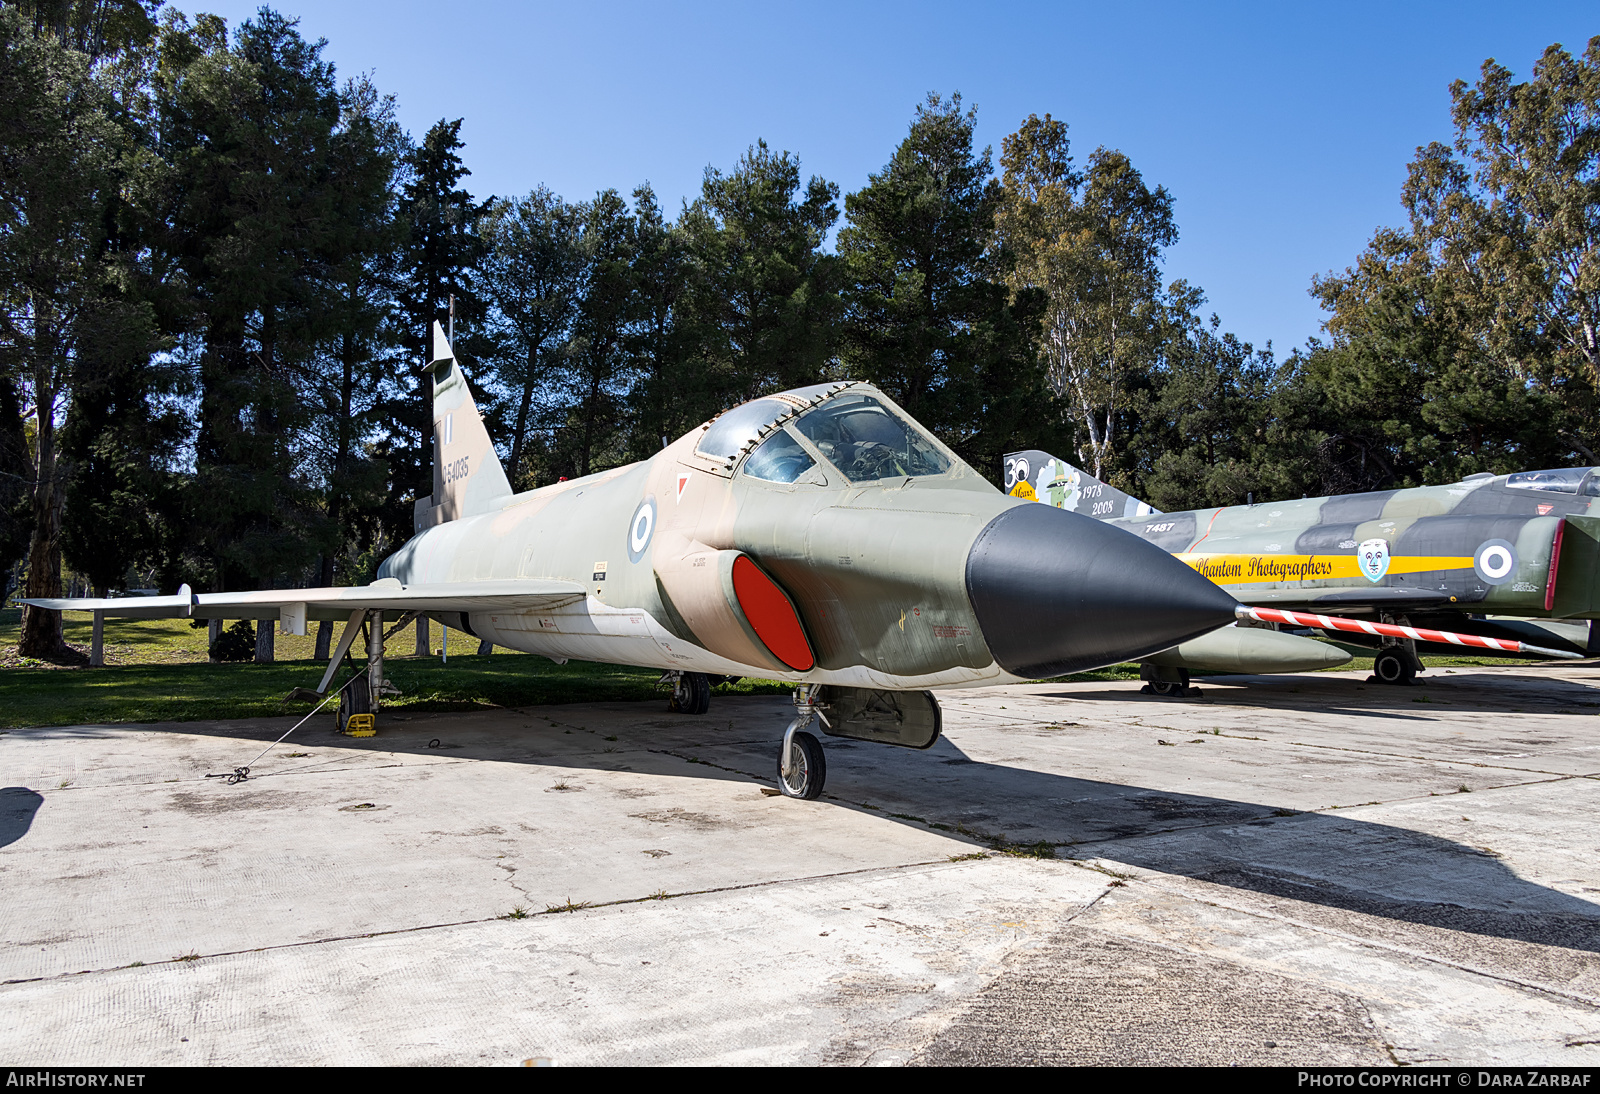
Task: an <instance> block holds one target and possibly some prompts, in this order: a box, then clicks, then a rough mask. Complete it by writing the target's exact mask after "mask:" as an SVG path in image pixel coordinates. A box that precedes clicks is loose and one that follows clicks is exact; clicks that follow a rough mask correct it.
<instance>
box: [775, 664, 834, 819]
mask: <svg viewBox="0 0 1600 1094" xmlns="http://www.w3.org/2000/svg"><path fill="white" fill-rule="evenodd" d="M819 690H820V689H819V688H818V687H817V686H816V685H815V684H812V685H808V686H803V687H798V688H795V689H794V705H795V711H796V713H795V717H794V721H792V722H790V723H789V729H788V731H787V732H785V733H784V735H783V748H782V749H781V750H780V751H779V752H778V789H779V790H781V791H783V793H784V796H785V797H790V798H803V799H805V800H807V801H815V800H816V799H818V798H820V797H822V787H823V784H824V783H826V782H827V781H828V758H827V756H825V755H824V754H823V751H822V742H820V741H818V740H817V739H816V737H814V736H813V735H812V734H810V733H808V732H806V727H807V726H809V725H810V724H811V719H813V718H817V719H820V720H821V721H822V722H823V724H824V725H826V724H827V722H828V717H827V715H825V714H823V713H822V711H821V709H820V708H819V707H818V706H817V704H816V702H815V700H816V696H817V692H818V691H819Z"/></svg>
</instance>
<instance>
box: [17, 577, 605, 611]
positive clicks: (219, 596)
mask: <svg viewBox="0 0 1600 1094" xmlns="http://www.w3.org/2000/svg"><path fill="white" fill-rule="evenodd" d="M583 597H584V588H583V586H582V585H579V584H578V583H577V582H575V581H552V580H544V579H526V578H514V579H510V580H503V581H449V582H435V583H432V584H426V585H402V584H400V582H398V581H396V580H394V579H393V578H381V579H379V580H378V581H375V582H373V583H372V584H371V585H353V586H334V587H331V588H322V589H257V590H254V591H251V592H239V593H199V594H195V593H192V592H190V591H189V586H187V585H185V586H183V587H182V588H181V589H179V590H178V593H177V595H176V596H148V597H146V596H126V597H112V598H109V599H65V598H60V599H48V600H46V599H37V600H22V601H19V603H22V604H32V605H34V606H35V607H38V608H47V609H49V610H51V611H66V612H101V613H103V614H104V615H107V616H111V617H115V618H120V619H181V618H195V619H278V618H280V617H281V616H282V615H283V614H284V613H285V611H286V610H287V613H288V614H289V615H290V616H292V617H302V618H309V619H344V618H346V617H347V616H348V615H349V614H350V613H351V612H353V611H407V612H486V611H495V610H504V611H519V610H520V611H533V610H537V609H542V608H559V607H561V606H563V605H566V604H573V603H576V602H578V601H580V600H582V599H583Z"/></svg>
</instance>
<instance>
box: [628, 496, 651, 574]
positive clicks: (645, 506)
mask: <svg viewBox="0 0 1600 1094" xmlns="http://www.w3.org/2000/svg"><path fill="white" fill-rule="evenodd" d="M655 530H656V499H655V496H654V495H651V496H650V497H647V498H645V499H644V500H643V501H641V502H640V503H639V508H637V509H635V510H634V511H633V519H632V520H630V521H629V522H628V561H629V562H638V561H639V560H640V559H642V558H644V553H645V552H646V551H648V550H649V549H650V537H651V536H653V535H654V534H655Z"/></svg>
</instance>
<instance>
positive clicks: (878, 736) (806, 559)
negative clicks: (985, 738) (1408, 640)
mask: <svg viewBox="0 0 1600 1094" xmlns="http://www.w3.org/2000/svg"><path fill="white" fill-rule="evenodd" d="M429 372H430V374H431V379H432V384H433V408H434V479H433V485H434V492H433V495H432V496H431V497H430V498H428V499H426V500H423V501H419V502H418V504H417V511H416V527H417V531H416V535H414V536H413V537H412V538H411V539H410V540H409V541H408V542H407V543H406V544H405V545H404V546H403V547H401V548H400V549H399V550H398V551H396V552H395V553H394V554H393V555H391V556H390V557H389V558H388V559H387V560H386V561H385V562H384V563H383V565H382V566H381V567H380V568H379V571H378V574H379V576H378V578H377V580H376V581H374V582H373V583H372V584H371V585H366V586H361V587H354V588H323V589H274V590H266V591H260V592H244V593H210V594H201V595H198V596H197V595H194V594H192V593H190V592H189V591H188V589H187V588H185V589H182V590H180V592H179V593H178V595H176V596H171V597H159V598H149V599H134V598H126V599H111V600H42V601H29V603H33V604H37V605H38V606H40V607H44V608H49V609H75V610H80V611H84V610H88V611H99V612H102V613H105V614H108V615H120V616H124V617H159V616H197V617H202V618H240V617H244V618H255V619H277V620H278V621H279V623H280V626H281V627H282V628H283V629H285V630H287V631H289V632H292V633H297V634H303V633H305V630H306V625H307V621H308V620H311V619H341V618H343V619H346V620H347V622H346V625H345V628H344V632H343V634H342V635H341V637H340V640H339V644H338V647H337V648H336V650H335V652H334V656H333V659H332V660H331V661H330V663H329V665H328V669H327V672H326V674H325V675H324V676H323V679H322V684H321V686H320V687H319V688H318V689H317V694H319V695H321V694H325V693H326V692H327V689H328V686H329V684H330V683H331V681H332V679H333V676H334V673H335V670H336V669H337V667H338V665H339V663H340V660H341V659H342V658H343V656H344V655H345V653H346V652H348V650H349V648H350V645H351V643H352V642H353V640H354V638H355V636H356V634H357V633H358V632H359V630H360V629H361V626H362V624H363V622H369V623H371V630H370V637H369V645H368V668H367V674H366V676H365V681H364V682H365V685H366V688H365V690H366V692H367V699H368V701H371V702H374V703H375V702H376V701H377V699H378V696H379V694H380V692H381V684H382V640H383V626H382V623H383V615H384V613H386V612H398V613H404V614H402V615H401V619H400V621H399V622H398V623H397V624H396V626H398V625H400V623H403V622H405V621H406V620H407V618H408V617H410V616H412V615H414V614H425V615H427V616H428V617H429V618H431V619H434V620H437V621H438V622H440V623H442V624H444V625H447V626H453V627H459V628H460V629H462V630H465V631H467V632H468V633H469V634H473V635H476V636H478V637H480V638H482V639H487V640H489V641H491V642H494V643H496V644H497V645H502V646H506V647H509V648H512V649H517V650H524V651H526V652H529V653H534V654H542V655H544V656H546V657H550V658H553V659H555V660H558V661H560V660H565V659H567V658H580V659H584V660H592V661H605V662H610V663H614V664H624V665H641V666H650V667H654V668H658V669H661V670H663V671H664V672H665V673H667V674H668V675H669V676H670V678H672V679H673V680H674V681H675V684H676V695H675V702H676V705H677V706H678V707H679V708H680V709H683V710H687V711H689V712H694V713H701V712H704V710H705V709H706V707H707V704H708V702H709V692H710V685H709V682H708V680H707V677H708V676H710V675H718V676H762V677H769V678H774V679H779V680H786V681H790V682H793V683H794V684H796V685H797V688H796V695H795V698H796V705H797V707H798V708H799V713H798V716H797V717H796V719H795V720H794V722H792V723H791V724H790V726H789V729H788V732H787V733H786V734H785V735H784V741H783V745H782V747H781V748H780V750H779V753H778V764H777V769H778V782H779V785H780V787H781V788H782V790H783V792H784V793H786V794H788V795H790V796H794V797H805V798H814V797H816V796H817V795H818V794H819V793H821V790H822V784H823V780H824V778H825V777H826V769H825V765H824V757H823V753H822V749H821V746H820V744H819V743H818V741H817V739H816V738H815V737H814V736H813V735H812V734H811V733H809V732H807V727H809V726H810V725H812V723H813V722H814V721H815V722H817V723H819V724H820V728H821V729H822V731H823V732H824V733H826V734H830V735H834V736H840V737H851V738H855V739H860V740H868V741H879V742H883V743H886V744H896V745H903V746H907V747H912V748H927V747H929V746H931V745H932V744H933V743H934V741H935V740H937V739H938V736H939V731H940V716H939V708H938V704H937V702H936V701H935V700H934V698H933V696H932V694H931V691H930V690H929V689H934V688H950V687H964V686H971V685H975V684H995V683H1009V682H1020V681H1025V680H1032V679H1040V678H1048V677H1052V676H1058V675H1062V674H1064V673H1071V672H1079V671H1082V670H1085V669H1090V668H1095V667H1099V666H1103V665H1109V664H1116V663H1118V662H1122V661H1127V660H1130V659H1137V658H1141V657H1145V656H1147V655H1149V654H1152V653H1154V652H1156V651H1158V650H1163V649H1167V648H1169V647H1172V646H1176V645H1179V644H1181V643H1183V642H1185V641H1187V640H1189V639H1191V638H1194V637H1196V636H1198V635H1202V634H1205V633H1206V632H1208V631H1210V630H1213V629H1215V628H1217V627H1220V626H1222V625H1224V624H1226V623H1228V622H1230V621H1231V620H1233V619H1234V618H1235V614H1236V608H1237V607H1238V605H1237V604H1236V602H1235V601H1234V598H1233V597H1232V596H1230V595H1228V593H1227V592H1225V591H1224V590H1222V589H1221V588H1219V587H1218V586H1217V585H1215V584H1213V583H1212V582H1211V581H1208V580H1206V578H1204V577H1203V576H1201V575H1200V574H1199V573H1196V572H1195V570H1194V569H1192V568H1191V567H1189V566H1186V565H1184V564H1183V562H1181V561H1179V560H1178V559H1175V558H1173V557H1172V556H1171V555H1170V554H1169V553H1168V552H1167V551H1165V550H1163V549H1162V548H1161V547H1160V546H1157V545H1156V544H1153V543H1147V542H1145V541H1144V540H1142V539H1140V538H1138V537H1137V536H1132V535H1129V534H1128V533H1127V532H1125V531H1123V530H1122V529H1120V528H1116V527H1113V526H1112V525H1110V524H1107V523H1104V522H1102V521H1096V520H1092V519H1090V518H1088V517H1083V516H1079V515H1077V514H1075V513H1070V512H1064V511H1061V510H1057V509H1054V508H1050V507H1047V506H1040V505H1027V504H1023V503H1022V502H1020V501H1018V500H1017V499H1016V498H1011V497H1007V496H1006V495H1005V494H1003V493H1001V492H1000V491H999V490H996V489H995V488H994V487H993V486H992V485H990V484H989V483H987V482H986V481H984V479H983V478H982V477H981V476H980V475H978V474H977V473H976V472H975V471H973V469H972V468H970V467H968V466H967V465H966V464H965V463H963V462H962V461H961V460H960V459H959V458H958V457H957V456H956V455H955V453H953V452H952V451H950V449H948V448H946V447H945V446H944V445H943V444H941V443H940V442H939V441H938V440H937V439H936V438H935V437H933V436H932V435H931V434H929V433H928V432H927V431H926V430H924V429H922V428H921V427H920V426H918V425H917V424H916V423H915V422H913V421H912V420H911V419H910V418H908V417H907V416H906V415H905V414H904V413H903V412H902V411H901V410H900V409H899V408H898V407H896V406H895V405H894V403H892V402H891V401H890V400H889V399H888V398H887V397H885V396H884V395H883V393H882V392H880V391H878V390H876V389H875V388H873V387H871V386H869V385H866V384H859V383H834V384H820V385H817V386H814V387H808V388H801V389H799V390H795V391H786V392H782V393H780V394H777V395H772V396H768V397H766V398H762V399H756V400H754V401H753V402H749V403H745V404H743V405H742V406H737V407H734V408H733V409H731V410H728V411H726V412H725V413H723V414H721V415H719V416H718V417H716V418H714V419H712V420H711V421H710V422H707V423H706V424H705V425H703V426H701V427H700V428H698V429H695V430H693V431H691V432H690V433H688V434H687V435H685V436H683V437H680V438H679V439H678V440H677V441H676V442H674V443H672V444H670V445H668V446H667V447H665V448H664V449H663V450H662V451H660V452H658V453H656V454H655V455H654V456H652V457H651V458H650V459H648V460H645V461H642V462H640V463H635V464H630V465H628V466H626V467H619V468H616V469H614V470H611V471H606V472H602V473H600V474H597V475H590V476H587V477H585V478H581V479H575V480H572V481H570V482H563V483H558V484H556V485H554V486H547V487H544V488H543V489H539V490H532V491H528V492H526V493H520V494H519V493H513V492H512V489H511V484H510V482H509V481H508V480H507V478H506V475H505V472H504V470H502V468H501V466H500V461H499V459H498V457H497V456H496V455H495V450H494V446H493V444H492V443H491V441H490V438H489V434H488V432H487V430H485V428H484V426H483V422H482V421H481V420H480V418H479V415H478V412H477V409H476V407H475V406H474V404H473V401H472V396H471V394H470V392H469V391H468V388H467V383H466V379H465V377H464V376H463V374H462V372H461V369H460V366H459V365H458V364H457V363H456V361H455V359H454V354H453V351H452V350H451V348H450V346H449V344H448V343H447V341H446V340H445V337H444V333H443V331H441V330H440V329H439V328H438V326H437V324H436V325H435V327H434V331H433V353H432V361H431V363H430V365H429ZM362 682H363V677H361V676H356V677H354V678H353V679H352V681H351V683H350V685H347V687H355V690H356V691H357V692H359V691H361V690H362V689H361V688H359V687H356V685H359V684H361V683H362Z"/></svg>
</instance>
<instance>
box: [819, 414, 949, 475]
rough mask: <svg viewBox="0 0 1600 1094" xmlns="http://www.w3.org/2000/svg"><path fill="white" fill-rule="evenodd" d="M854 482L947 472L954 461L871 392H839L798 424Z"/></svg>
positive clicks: (829, 459)
mask: <svg viewBox="0 0 1600 1094" xmlns="http://www.w3.org/2000/svg"><path fill="white" fill-rule="evenodd" d="M795 427H796V428H797V429H799V430H800V432H801V433H803V434H805V436H806V437H807V438H808V439H809V440H810V441H811V442H812V443H813V444H815V445H816V446H817V448H818V449H820V450H821V452H822V454H823V455H824V456H826V457H827V458H828V461H829V462H830V463H832V464H833V465H834V466H835V467H837V468H838V469H839V470H840V471H842V472H844V474H845V477H846V478H848V479H849V480H850V481H851V482H869V481H872V480H875V479H892V478H909V477H915V476H919V475H942V474H943V473H944V472H946V471H948V470H949V469H950V460H949V458H948V457H947V456H945V455H944V453H942V452H940V451H939V450H938V449H937V448H935V447H934V445H933V442H932V441H930V440H929V439H928V438H926V437H924V436H923V435H922V434H921V433H919V432H918V431H917V430H916V429H915V428H913V427H912V426H911V425H910V424H908V423H907V422H906V421H904V420H903V419H902V418H900V417H899V416H898V415H896V414H895V413H894V412H893V411H891V410H890V409H889V408H888V407H887V406H885V405H884V404H882V403H880V402H879V401H878V400H876V399H874V398H872V397H871V396H870V395H852V394H849V393H845V394H842V395H838V396H835V397H834V398H832V399H829V400H828V401H827V402H825V403H823V404H822V405H821V406H819V407H817V408H815V409H814V410H809V411H807V412H806V413H805V414H803V415H801V416H800V418H799V419H798V420H797V421H796V422H795Z"/></svg>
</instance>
